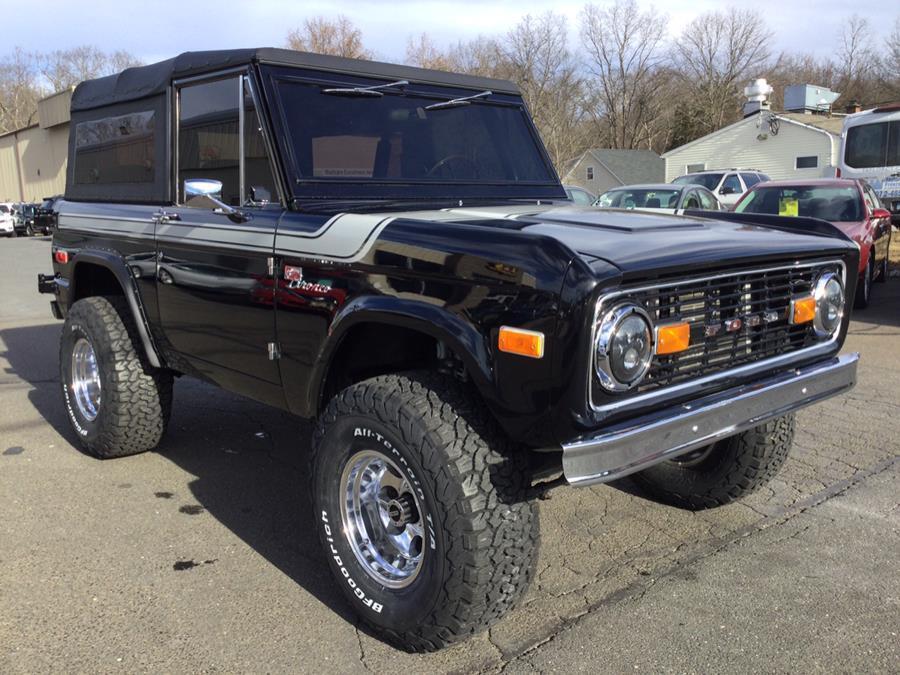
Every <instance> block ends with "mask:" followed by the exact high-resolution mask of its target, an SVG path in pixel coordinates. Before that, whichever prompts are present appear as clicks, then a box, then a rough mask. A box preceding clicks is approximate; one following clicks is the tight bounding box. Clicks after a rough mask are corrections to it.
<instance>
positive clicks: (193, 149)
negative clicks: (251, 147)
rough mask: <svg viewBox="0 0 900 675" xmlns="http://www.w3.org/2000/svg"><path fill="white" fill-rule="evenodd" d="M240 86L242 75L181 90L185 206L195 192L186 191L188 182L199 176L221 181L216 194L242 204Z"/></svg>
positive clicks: (181, 180)
mask: <svg viewBox="0 0 900 675" xmlns="http://www.w3.org/2000/svg"><path fill="white" fill-rule="evenodd" d="M239 87H240V80H239V78H237V77H232V78H229V79H227V80H216V81H215V82H205V83H203V84H195V85H192V86H187V87H184V88H182V89H181V90H180V93H179V118H178V196H179V201H180V202H181V203H183V204H185V205H186V206H190V205H191V201H192V197H193V196H194V195H192V194H187V193H186V189H185V183H186V181H190V180H199V179H204V180H207V181H210V182H212V181H218V182H219V183H221V189H220V190H219V191H218V193H215V192H214V193H213V196H216V197H217V198H218V199H219V200H221V201H223V202H225V203H226V204H228V205H229V206H239V205H240V203H241V187H240V150H239V146H240V133H239V129H238V102H239V101H240V92H241V90H240V88H239ZM202 206H203V208H208V206H207V204H206V203H205V202H204V203H203V204H202Z"/></svg>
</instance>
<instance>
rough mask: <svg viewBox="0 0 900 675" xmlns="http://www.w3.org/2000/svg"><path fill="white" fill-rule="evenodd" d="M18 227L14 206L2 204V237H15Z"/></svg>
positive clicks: (0, 235)
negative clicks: (13, 212) (14, 216)
mask: <svg viewBox="0 0 900 675" xmlns="http://www.w3.org/2000/svg"><path fill="white" fill-rule="evenodd" d="M15 236H16V226H15V219H14V218H13V214H12V204H0V237H15Z"/></svg>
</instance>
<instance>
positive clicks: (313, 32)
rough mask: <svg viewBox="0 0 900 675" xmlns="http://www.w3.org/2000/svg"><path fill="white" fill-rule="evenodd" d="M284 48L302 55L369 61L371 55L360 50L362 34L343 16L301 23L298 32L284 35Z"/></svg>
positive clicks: (364, 50)
mask: <svg viewBox="0 0 900 675" xmlns="http://www.w3.org/2000/svg"><path fill="white" fill-rule="evenodd" d="M287 46H288V48H289V49H296V50H298V51H302V52H315V53H316V54H331V55H333V56H345V57H347V58H351V59H371V58H373V54H372V52H370V51H369V50H368V49H366V48H365V47H364V46H363V36H362V31H361V30H360V29H359V28H357V27H356V26H355V25H354V23H353V22H352V21H350V19H348V18H347V17H346V16H344V15H342V14H341V15H338V16H337V17H336V18H334V19H329V18H327V17H324V16H316V17H313V18H311V19H307V20H306V21H304V22H303V26H302V27H301V28H295V29H294V30H292V31H291V32H289V33H288V36H287Z"/></svg>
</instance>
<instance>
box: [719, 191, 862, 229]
mask: <svg viewBox="0 0 900 675" xmlns="http://www.w3.org/2000/svg"><path fill="white" fill-rule="evenodd" d="M734 210H735V211H737V212H738V213H763V214H768V215H775V216H806V217H808V218H821V219H822V220H828V221H831V222H852V221H856V220H861V219H862V204H861V199H860V196H859V191H858V190H857V189H856V188H854V187H820V186H802V185H798V186H788V187H763V188H759V189H758V190H753V191H751V192H749V193H748V194H747V196H746V197H745V198H744V199H743V200H741V202H740V203H739V204H738V205H737V206H736V207H735V209H734Z"/></svg>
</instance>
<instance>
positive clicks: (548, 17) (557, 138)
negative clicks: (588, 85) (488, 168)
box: [496, 12, 584, 171]
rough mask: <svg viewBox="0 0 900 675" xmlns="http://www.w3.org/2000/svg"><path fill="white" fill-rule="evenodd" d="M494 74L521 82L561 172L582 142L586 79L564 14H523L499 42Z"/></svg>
mask: <svg viewBox="0 0 900 675" xmlns="http://www.w3.org/2000/svg"><path fill="white" fill-rule="evenodd" d="M498 47H499V50H498V51H499V55H500V56H501V58H500V59H498V61H497V64H498V65H497V70H498V71H499V72H497V73H496V74H498V75H501V76H502V77H505V78H507V79H511V80H513V81H515V82H517V83H518V85H519V87H520V89H521V90H522V96H523V98H524V99H525V103H526V105H527V106H528V109H529V111H530V112H531V115H532V117H533V119H534V123H535V126H537V128H538V131H539V132H540V134H541V137H542V138H543V141H544V144H545V145H546V146H547V151H548V152H549V154H550V159H551V160H552V161H553V164H554V165H555V166H556V167H557V170H559V171H562V168H563V166H564V165H565V164H566V163H567V162H568V161H569V160H570V159H573V158H574V157H575V156H576V155H577V154H579V152H580V151H581V150H583V146H584V134H583V133H582V129H581V127H582V125H581V121H582V119H583V118H584V106H583V96H582V85H583V80H582V78H581V76H580V74H579V69H578V64H577V63H576V62H575V60H574V58H573V57H572V54H571V52H570V51H569V47H568V28H567V25H566V19H565V17H564V16H561V15H559V14H554V13H553V12H547V13H545V14H543V15H541V16H539V17H532V16H531V15H528V16H525V17H524V18H523V19H522V20H521V21H520V22H519V24H518V25H516V27H515V28H513V29H512V30H511V31H509V33H507V34H506V36H505V37H504V38H503V39H502V41H501V42H500V43H499V45H498Z"/></svg>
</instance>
